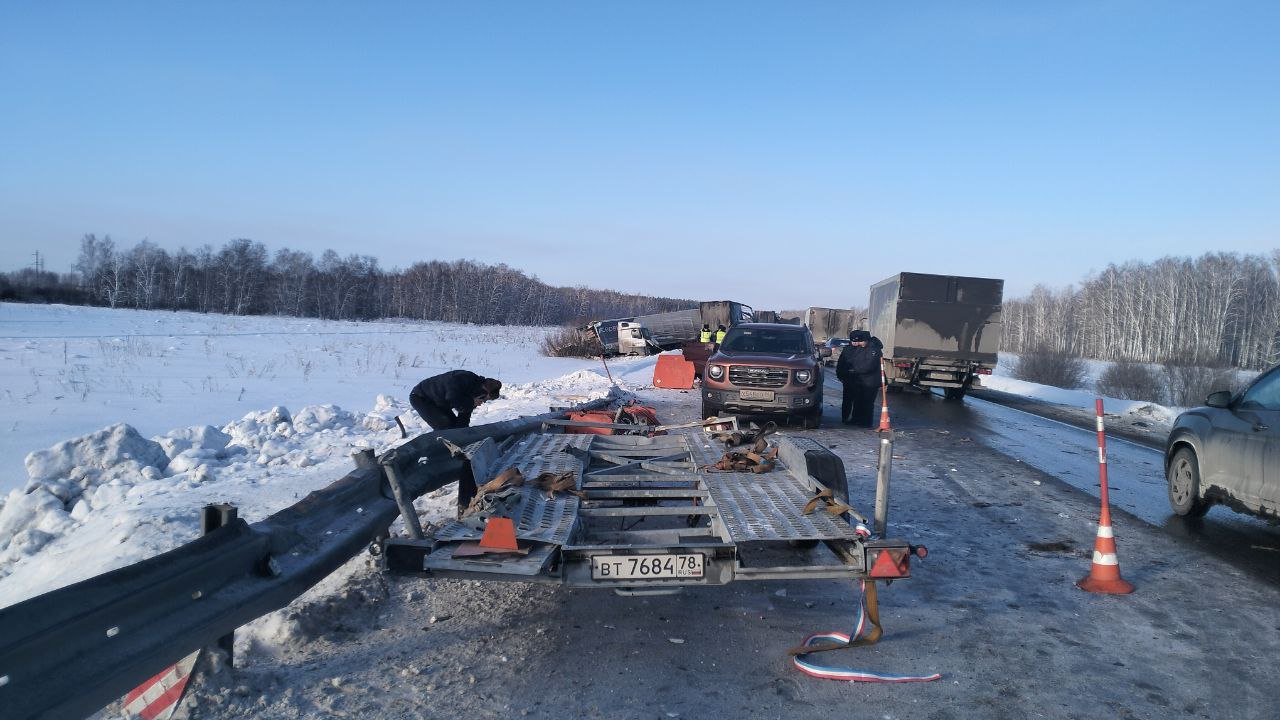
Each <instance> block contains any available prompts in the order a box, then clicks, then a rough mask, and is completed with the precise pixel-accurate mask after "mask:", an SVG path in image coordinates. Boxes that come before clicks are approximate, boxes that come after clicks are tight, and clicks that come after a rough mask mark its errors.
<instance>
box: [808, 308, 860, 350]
mask: <svg viewBox="0 0 1280 720" xmlns="http://www.w3.org/2000/svg"><path fill="white" fill-rule="evenodd" d="M804 324H805V325H808V326H809V332H810V333H812V334H813V341H814V342H815V343H817V344H819V345H821V344H823V343H825V342H826V341H828V340H830V339H831V338H842V337H849V332H850V331H851V330H853V329H854V328H855V327H857V324H858V318H857V317H856V313H854V311H853V310H843V309H837V308H824V307H811V308H809V309H808V310H805V312H804Z"/></svg>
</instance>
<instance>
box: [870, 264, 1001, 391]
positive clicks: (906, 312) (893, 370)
mask: <svg viewBox="0 0 1280 720" xmlns="http://www.w3.org/2000/svg"><path fill="white" fill-rule="evenodd" d="M1003 296H1004V281H1003V280H994V279H989V278H976V277H960V276H957V275H927V274H924V273H908V272H904V273H898V274H897V275H894V276H893V277H890V278H886V279H884V280H881V281H880V282H878V283H876V284H875V285H872V286H871V305H870V309H869V313H868V315H869V319H870V325H871V334H872V335H875V336H876V337H878V338H880V342H882V343H884V368H885V376H886V378H887V380H888V383H889V386H890V388H901V387H903V386H907V385H913V386H916V387H926V388H927V387H939V388H943V390H944V392H945V394H946V397H947V399H949V400H960V399H962V398H964V395H965V393H966V392H968V391H969V390H970V389H973V388H977V387H981V381H980V380H979V376H981V375H990V374H991V372H992V371H993V370H994V369H995V367H996V360H997V359H998V354H999V350H1000V331H1001V327H1002V325H1001V321H1000V308H1001V303H1002V299H1003Z"/></svg>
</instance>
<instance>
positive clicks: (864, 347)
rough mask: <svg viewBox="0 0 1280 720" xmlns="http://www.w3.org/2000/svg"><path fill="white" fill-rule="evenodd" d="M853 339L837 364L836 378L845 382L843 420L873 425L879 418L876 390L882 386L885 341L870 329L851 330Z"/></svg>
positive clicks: (842, 406) (841, 414)
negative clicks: (881, 359) (876, 411)
mask: <svg viewBox="0 0 1280 720" xmlns="http://www.w3.org/2000/svg"><path fill="white" fill-rule="evenodd" d="M849 342H850V343H851V344H850V345H849V346H848V347H846V348H845V349H844V350H842V351H841V352H840V361H839V362H837V363H836V377H837V378H839V379H840V382H841V384H843V385H844V398H843V400H844V402H843V403H841V412H840V420H841V422H843V423H845V424H846V425H858V426H860V427H871V426H872V423H873V421H874V419H875V404H876V392H878V391H879V389H880V358H881V352H880V350H881V348H883V347H884V344H883V343H881V342H880V339H879V338H876V337H872V336H871V333H869V332H867V331H866V330H854V331H853V332H851V333H849Z"/></svg>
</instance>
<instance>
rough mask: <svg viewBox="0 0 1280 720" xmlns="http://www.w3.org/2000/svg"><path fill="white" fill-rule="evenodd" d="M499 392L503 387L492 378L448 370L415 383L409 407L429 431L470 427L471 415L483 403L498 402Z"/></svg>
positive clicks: (464, 371) (468, 372) (410, 395)
mask: <svg viewBox="0 0 1280 720" xmlns="http://www.w3.org/2000/svg"><path fill="white" fill-rule="evenodd" d="M501 390H502V383H500V382H498V381H497V380H494V379H493V378H486V377H480V376H479V375H477V374H475V373H473V372H471V371H469V370H450V371H449V372H447V373H441V374H439V375H436V376H435V377H429V378H427V379H426V380H423V381H422V382H420V383H418V384H417V386H416V387H414V388H413V392H410V393H409V404H410V405H412V406H413V409H414V410H417V411H418V414H419V415H421V416H422V419H423V420H426V421H427V424H428V425H430V426H431V429H432V430H448V429H450V428H464V427H468V426H469V425H471V412H472V411H473V410H475V409H476V408H478V407H480V405H481V404H483V403H484V402H485V401H486V400H497V399H498V393H499V392H500V391H501ZM455 412H456V413H457V414H456V415H455V414H454V413H455Z"/></svg>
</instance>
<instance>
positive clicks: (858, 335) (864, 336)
mask: <svg viewBox="0 0 1280 720" xmlns="http://www.w3.org/2000/svg"><path fill="white" fill-rule="evenodd" d="M849 342H871V333H869V332H867V331H866V330H854V331H853V332H850V333H849Z"/></svg>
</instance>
